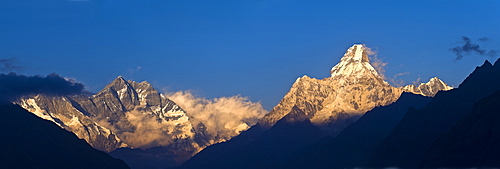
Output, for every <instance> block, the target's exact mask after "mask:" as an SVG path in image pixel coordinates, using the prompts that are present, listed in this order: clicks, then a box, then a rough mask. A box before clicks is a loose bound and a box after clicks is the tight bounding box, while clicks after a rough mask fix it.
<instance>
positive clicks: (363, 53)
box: [330, 44, 382, 79]
mask: <svg viewBox="0 0 500 169" xmlns="http://www.w3.org/2000/svg"><path fill="white" fill-rule="evenodd" d="M369 53H370V51H369V48H367V47H366V46H364V45H362V44H355V45H353V46H351V47H350V48H349V49H348V50H347V52H346V53H345V54H344V56H343V57H342V58H341V59H340V62H339V63H338V64H337V65H335V66H334V67H333V68H332V70H331V71H330V73H331V77H334V78H339V77H342V76H355V77H363V76H371V77H375V78H379V79H382V78H381V77H380V76H379V74H378V73H377V71H376V70H375V68H373V66H372V65H371V64H370V60H369V58H368V55H369Z"/></svg>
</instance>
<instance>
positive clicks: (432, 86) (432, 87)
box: [402, 77, 453, 97]
mask: <svg viewBox="0 0 500 169" xmlns="http://www.w3.org/2000/svg"><path fill="white" fill-rule="evenodd" d="M402 89H403V91H405V92H410V93H414V94H420V95H422V96H427V97H434V96H435V95H436V94H437V93H438V92H439V91H448V90H451V89H453V87H451V86H448V84H446V83H445V82H443V81H442V80H441V79H439V78H438V77H433V78H431V79H430V80H429V82H427V83H420V84H419V85H418V87H417V86H415V85H414V84H411V85H406V86H404V87H402Z"/></svg>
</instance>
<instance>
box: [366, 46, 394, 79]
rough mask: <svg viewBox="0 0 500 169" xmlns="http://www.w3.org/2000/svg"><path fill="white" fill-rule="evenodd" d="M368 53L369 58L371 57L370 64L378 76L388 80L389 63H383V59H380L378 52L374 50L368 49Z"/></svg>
mask: <svg viewBox="0 0 500 169" xmlns="http://www.w3.org/2000/svg"><path fill="white" fill-rule="evenodd" d="M365 48H366V52H367V54H368V56H369V57H370V64H371V65H372V66H373V68H375V70H376V71H377V73H378V75H379V76H380V77H382V79H384V80H385V79H386V77H385V66H387V64H388V63H387V62H383V61H382V59H379V58H378V55H377V51H374V50H372V49H371V48H369V47H366V46H365Z"/></svg>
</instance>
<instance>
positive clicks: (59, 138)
mask: <svg viewBox="0 0 500 169" xmlns="http://www.w3.org/2000/svg"><path fill="white" fill-rule="evenodd" d="M0 114H2V118H0V129H1V130H2V131H1V133H2V139H0V145H2V147H1V148H0V154H1V155H0V159H1V163H0V168H51V169H52V168H85V169H87V168H129V167H128V166H127V165H126V164H125V163H124V162H123V161H121V160H119V159H115V158H112V157H111V156H109V155H107V154H106V153H104V152H102V151H99V150H95V149H94V148H92V147H91V146H90V145H89V144H87V143H86V142H85V141H84V140H80V139H78V137H76V136H75V135H74V134H73V133H71V132H68V131H66V130H64V129H62V128H60V127H59V126H57V125H56V124H54V123H52V122H50V121H47V120H43V119H41V118H39V117H37V116H35V115H34V114H32V113H30V112H28V111H26V110H25V109H23V108H21V107H20V106H18V105H11V104H2V105H0Z"/></svg>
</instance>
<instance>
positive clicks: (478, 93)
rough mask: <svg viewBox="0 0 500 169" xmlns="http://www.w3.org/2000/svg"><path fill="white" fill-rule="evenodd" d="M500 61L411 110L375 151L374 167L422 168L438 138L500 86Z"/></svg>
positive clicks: (372, 162)
mask: <svg viewBox="0 0 500 169" xmlns="http://www.w3.org/2000/svg"><path fill="white" fill-rule="evenodd" d="M499 62H500V60H497V61H496V63H495V66H493V65H492V64H491V63H489V62H488V61H485V63H484V64H483V65H482V66H481V67H477V68H476V70H474V72H472V73H471V74H470V75H469V76H468V77H467V78H466V79H465V80H464V82H463V83H462V84H461V85H460V86H459V88H458V89H454V90H450V91H446V92H439V93H438V94H437V95H436V96H435V97H434V98H433V99H432V100H431V102H429V104H427V105H426V106H425V107H423V108H422V109H419V110H415V109H411V110H410V111H408V113H406V115H405V117H403V119H402V120H401V121H400V122H399V124H398V125H397V126H396V127H395V128H394V130H393V132H392V133H391V134H390V135H389V136H388V137H387V139H386V140H385V141H384V143H383V144H382V145H381V146H380V147H379V148H378V149H377V150H376V151H375V153H374V155H373V157H372V158H371V160H369V161H368V162H367V163H365V164H366V165H367V166H370V167H402V168H415V167H418V166H419V165H420V163H421V161H422V160H423V158H424V156H425V153H426V152H427V151H428V150H429V147H431V145H432V144H433V143H434V141H435V140H436V139H437V138H438V137H440V136H441V135H442V134H443V133H445V132H446V131H448V130H450V129H451V127H452V126H453V125H455V124H456V123H457V122H458V121H459V120H460V119H462V118H463V117H464V115H466V114H467V113H469V112H470V111H471V110H472V108H473V105H474V103H475V102H477V101H479V100H480V99H481V98H484V97H486V96H488V95H490V94H492V93H494V92H495V91H498V90H499V89H500V64H499Z"/></svg>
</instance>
